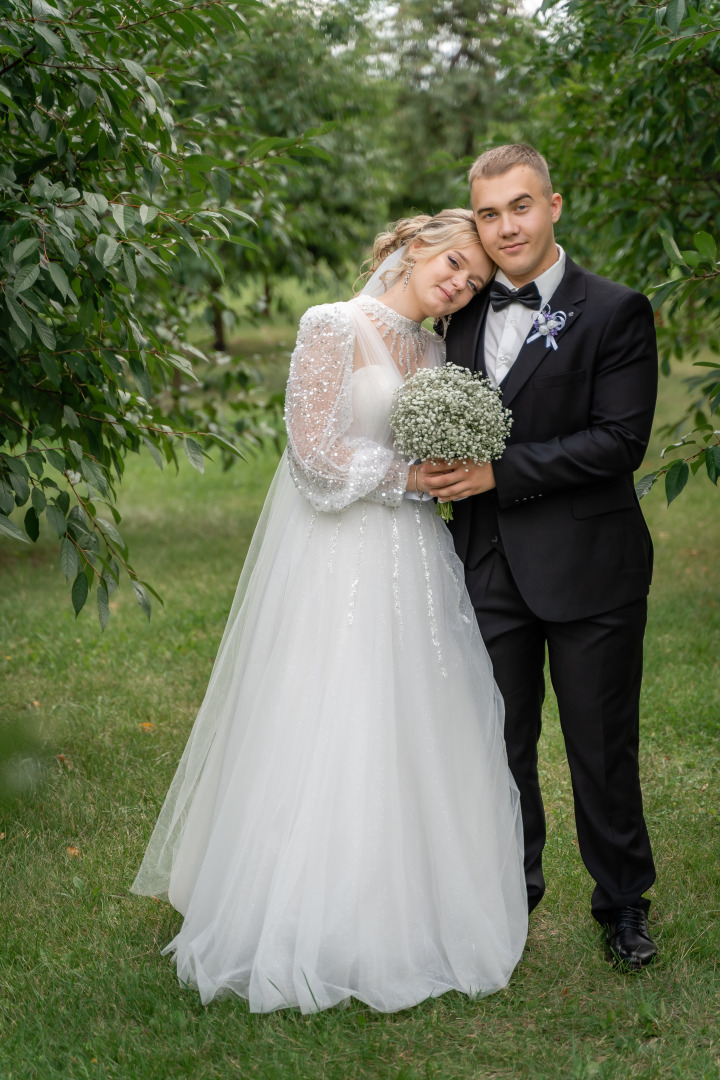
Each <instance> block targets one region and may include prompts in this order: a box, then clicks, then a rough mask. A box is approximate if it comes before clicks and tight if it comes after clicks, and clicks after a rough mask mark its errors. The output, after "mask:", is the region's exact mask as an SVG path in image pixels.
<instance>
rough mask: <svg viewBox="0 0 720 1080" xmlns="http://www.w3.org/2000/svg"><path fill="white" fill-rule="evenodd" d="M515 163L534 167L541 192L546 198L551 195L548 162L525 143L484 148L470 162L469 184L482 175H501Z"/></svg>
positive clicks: (508, 170)
mask: <svg viewBox="0 0 720 1080" xmlns="http://www.w3.org/2000/svg"><path fill="white" fill-rule="evenodd" d="M516 165H529V166H530V168H531V169H534V170H535V172H536V173H537V174H538V176H539V177H540V179H541V180H542V182H543V194H545V195H547V197H548V199H549V198H550V197H551V196H552V193H553V189H552V182H551V180H550V170H549V169H548V163H547V161H546V160H545V158H544V157H543V156H542V154H540V153H538V151H537V150H535V149H534V148H533V147H532V146H528V145H527V143H506V145H505V146H494V147H493V148H492V150H486V151H485V153H484V154H481V155H480V157H479V158H477V159H476V160H475V161H474V162H473V164H472V167H471V169H470V172H469V174H468V180H469V181H470V186H471V187H472V185H473V182H474V181H475V180H479V179H480V178H481V177H483V176H503V175H504V174H505V173H506V172H510V170H511V169H514V168H515V166H516Z"/></svg>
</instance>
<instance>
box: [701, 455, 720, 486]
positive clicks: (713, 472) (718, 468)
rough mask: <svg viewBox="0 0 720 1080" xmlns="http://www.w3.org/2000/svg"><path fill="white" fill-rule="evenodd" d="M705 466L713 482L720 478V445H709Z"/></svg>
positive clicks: (715, 482)
mask: <svg viewBox="0 0 720 1080" xmlns="http://www.w3.org/2000/svg"><path fill="white" fill-rule="evenodd" d="M705 466H706V468H707V474H708V476H709V477H710V479H711V480H712V482H713V484H717V482H718V479H719V478H720V446H708V448H707V450H706V451H705Z"/></svg>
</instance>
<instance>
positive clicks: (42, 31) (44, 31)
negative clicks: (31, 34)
mask: <svg viewBox="0 0 720 1080" xmlns="http://www.w3.org/2000/svg"><path fill="white" fill-rule="evenodd" d="M34 30H35V33H36V34H39V35H40V37H41V38H42V39H43V40H44V41H46V42H47V43H48V45H49V46H50V48H51V49H52V51H53V52H54V53H56V54H57V55H58V56H59V57H61V58H62V57H64V56H65V46H64V45H63V43H62V39H61V38H59V37H58V36H57V34H56V33H54V31H52V30H51V29H50V27H49V26H46V25H45V23H41V22H36V23H35V24H34Z"/></svg>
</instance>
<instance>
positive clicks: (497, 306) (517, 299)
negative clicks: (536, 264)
mask: <svg viewBox="0 0 720 1080" xmlns="http://www.w3.org/2000/svg"><path fill="white" fill-rule="evenodd" d="M490 303H491V304H492V309H493V311H502V309H503V308H506V307H507V306H508V304H523V305H524V306H525V307H528V308H532V310H533V311H539V310H540V293H539V292H538V287H537V285H536V284H535V282H534V281H531V282H530V283H529V284H528V285H523V287H522V288H521V289H518V290H517V292H513V291H512V290H511V289H508V287H507V285H503V284H502V283H501V282H499V281H493V283H492V285H491V286H490Z"/></svg>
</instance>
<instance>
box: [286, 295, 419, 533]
mask: <svg viewBox="0 0 720 1080" xmlns="http://www.w3.org/2000/svg"><path fill="white" fill-rule="evenodd" d="M357 318H364V316H363V315H362V314H361V313H360V311H359V309H358V308H357V307H355V305H353V303H352V302H347V303H336V304H321V305H318V306H317V307H312V308H310V309H309V310H308V311H306V312H305V314H304V315H303V317H302V319H301V320H300V327H299V331H298V337H297V342H296V345H295V349H294V351H293V354H292V359H291V362H290V377H289V380H288V386H287V397H286V406H285V422H286V425H287V432H288V464H289V467H290V474H291V476H292V478H293V481H294V482H295V485H296V487H297V488H298V490H299V491H300V492H301V494H302V495H304V496H305V498H306V499H307V500H308V501H309V502H310V503H311V505H312V506H313V507H314V509H316V510H319V511H325V512H336V511H339V510H345V509H346V508H347V507H348V506H350V505H351V504H352V503H354V502H356V501H357V500H358V499H368V500H370V501H373V502H380V503H384V504H385V505H387V506H391V507H397V506H399V505H400V504H401V502H402V499H403V496H404V493H405V488H406V486H407V478H408V471H409V463H408V462H407V461H405V460H403V459H402V458H401V457H400V456H399V455H398V454H396V453H395V451H394V450H393V448H392V446H391V445H385V444H384V443H382V442H378V441H376V440H375V439H372V438H369V437H367V436H366V435H363V434H357V433H353V434H351V433H350V430H349V429H350V428H351V427H352V422H353V407H352V376H353V370H354V366H355V342H356V319H357Z"/></svg>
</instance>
